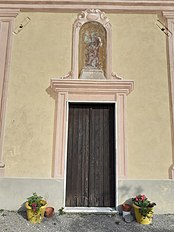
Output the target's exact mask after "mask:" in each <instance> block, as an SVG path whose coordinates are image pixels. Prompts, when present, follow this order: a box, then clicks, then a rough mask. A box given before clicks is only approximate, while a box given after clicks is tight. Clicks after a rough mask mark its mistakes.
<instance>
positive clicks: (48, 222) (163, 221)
mask: <svg viewBox="0 0 174 232" xmlns="http://www.w3.org/2000/svg"><path fill="white" fill-rule="evenodd" d="M39 231H40V232H62V231H63V232H69V231H70V232H77V231H82V232H94V231H95V232H102V231H104V232H112V231H113V232H117V231H119V232H132V231H133V232H136V231H138V232H151V231H152V232H168V231H171V232H174V215H173V214H172V215H171V214H170V215H155V216H154V218H153V224H151V225H140V224H138V223H136V222H135V221H133V222H131V223H126V222H124V221H123V220H122V217H121V216H119V215H94V214H64V215H60V216H59V215H58V214H57V213H56V214H54V216H53V217H52V218H44V219H43V221H42V223H41V224H35V225H33V224H31V223H29V222H28V221H27V220H26V213H25V212H20V213H17V212H9V211H1V212H0V232H39Z"/></svg>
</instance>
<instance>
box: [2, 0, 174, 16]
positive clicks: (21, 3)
mask: <svg viewBox="0 0 174 232" xmlns="http://www.w3.org/2000/svg"><path fill="white" fill-rule="evenodd" d="M0 8H10V9H21V11H22V10H25V11H26V10H27V11H56V10H58V11H63V10H64V11H68V12H70V11H72V10H73V11H75V12H76V11H77V10H80V11H81V10H84V9H91V8H92V9H100V10H107V11H111V12H113V11H117V12H118V11H119V12H122V11H124V12H126V11H128V12H135V11H138V12H147V13H149V12H151V13H152V12H153V13H155V12H156V11H173V10H174V1H173V0H170V1H165V0H137V1H136V0H94V1H93V0H88V1H87V0H83V1H80V0H69V1H66V0H61V1H60V0H49V1H45V0H6V1H3V0H0Z"/></svg>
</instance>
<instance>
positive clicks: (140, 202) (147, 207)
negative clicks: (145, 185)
mask: <svg viewBox="0 0 174 232" xmlns="http://www.w3.org/2000/svg"><path fill="white" fill-rule="evenodd" d="M132 201H133V203H134V205H136V206H138V207H140V208H139V212H140V214H141V215H142V216H143V217H148V215H149V214H150V213H152V212H153V211H152V208H153V207H154V206H155V205H156V203H154V202H151V201H149V200H148V198H147V197H146V196H145V195H142V194H139V195H137V196H136V197H135V198H132Z"/></svg>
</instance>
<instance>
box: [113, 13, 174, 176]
mask: <svg viewBox="0 0 174 232" xmlns="http://www.w3.org/2000/svg"><path fill="white" fill-rule="evenodd" d="M110 18H111V23H112V25H113V26H112V28H113V69H114V70H116V71H117V73H118V74H119V75H123V76H124V77H125V78H129V79H132V80H134V81H135V90H134V91H133V92H132V93H131V94H130V95H129V96H128V104H127V131H128V134H127V142H128V178H132V179H144V178H145V179H146V178H147V179H165V178H168V177H169V174H168V169H169V167H170V165H171V164H172V151H171V132H170V112H169V93H168V73H167V54H166V36H165V34H164V33H162V32H161V31H160V30H159V28H158V27H157V26H156V22H157V15H146V14H142V15H114V16H111V17H110Z"/></svg>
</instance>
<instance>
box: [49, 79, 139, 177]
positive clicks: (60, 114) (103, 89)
mask: <svg viewBox="0 0 174 232" xmlns="http://www.w3.org/2000/svg"><path fill="white" fill-rule="evenodd" d="M133 86H134V82H133V81H117V80H102V81H101V80H80V79H67V80H61V79H52V80H51V88H52V89H53V90H54V91H55V92H56V93H57V116H56V125H55V127H56V134H55V141H56V142H55V149H54V151H55V153H54V162H53V163H54V177H55V178H64V171H65V170H64V167H65V156H66V154H65V151H66V146H67V140H66V131H67V120H68V118H67V111H66V106H67V102H69V101H71V102H74V101H79V102H80V101H83V102H91V101H93V102H99V101H100V102H101V101H102V102H116V103H117V115H116V118H117V157H118V165H117V167H118V173H119V178H126V175H127V164H126V161H127V159H126V140H125V138H126V130H125V120H126V96H127V95H128V94H129V93H130V92H131V91H132V90H133Z"/></svg>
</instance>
